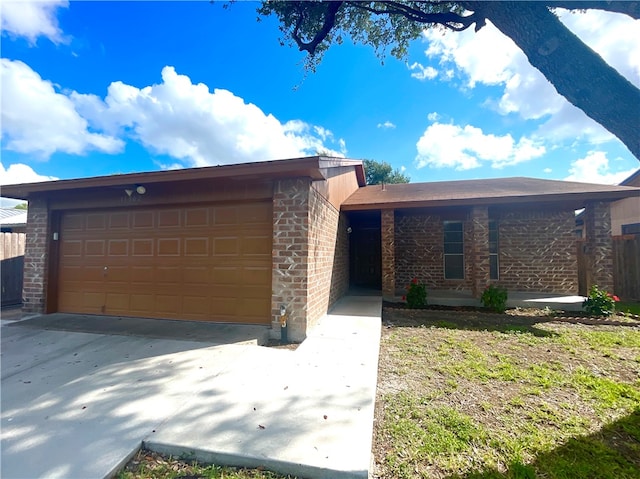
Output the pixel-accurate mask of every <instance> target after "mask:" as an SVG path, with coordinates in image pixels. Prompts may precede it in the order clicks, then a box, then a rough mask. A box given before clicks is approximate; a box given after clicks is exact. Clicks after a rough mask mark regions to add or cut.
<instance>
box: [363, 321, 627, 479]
mask: <svg viewBox="0 0 640 479" xmlns="http://www.w3.org/2000/svg"><path fill="white" fill-rule="evenodd" d="M474 314H476V313H453V312H447V313H444V314H443V313H440V312H434V311H424V312H414V311H407V310H404V311H395V312H393V313H392V314H389V313H388V312H387V313H385V315H386V316H387V317H386V318H385V319H386V320H391V323H392V326H391V327H388V328H385V329H384V330H383V336H382V345H381V357H380V368H379V376H378V402H377V408H376V419H377V420H376V427H375V438H374V453H375V458H376V475H377V477H384V478H421V477H424V478H427V477H428V478H469V479H470V478H523V479H524V478H535V477H538V478H556V479H563V478H618V479H624V478H639V477H640V329H639V328H638V326H636V327H632V326H593V325H583V324H570V323H559V322H549V320H548V318H544V317H540V318H531V319H530V321H529V323H528V324H527V323H526V321H525V323H522V321H519V322H518V326H510V325H509V321H510V319H509V316H506V315H502V316H498V315H495V316H494V317H495V324H494V325H493V327H488V328H487V324H486V318H487V317H491V316H487V315H485V316H483V318H481V319H480V320H481V321H483V322H482V326H479V325H478V323H477V322H476V321H475V320H474V319H473V317H472V316H473V315H474ZM389 316H392V317H389ZM470 318H471V319H470ZM460 319H462V321H460ZM639 324H640V323H639ZM485 328H486V329H489V330H485Z"/></svg>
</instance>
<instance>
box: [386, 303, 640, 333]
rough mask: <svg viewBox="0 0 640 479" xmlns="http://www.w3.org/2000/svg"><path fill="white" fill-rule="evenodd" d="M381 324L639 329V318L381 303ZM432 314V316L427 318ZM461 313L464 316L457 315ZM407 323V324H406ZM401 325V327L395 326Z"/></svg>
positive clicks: (616, 315) (547, 310) (515, 309)
mask: <svg viewBox="0 0 640 479" xmlns="http://www.w3.org/2000/svg"><path fill="white" fill-rule="evenodd" d="M382 307H383V311H384V314H383V318H384V321H385V323H387V322H392V323H397V322H399V321H400V322H402V323H403V324H402V325H406V326H408V325H417V324H434V323H437V322H440V323H441V322H443V321H445V322H446V321H453V322H456V323H463V324H468V325H470V326H475V327H478V326H482V325H484V324H486V325H492V326H495V325H496V324H500V323H501V322H502V323H508V324H509V325H512V326H532V325H534V324H536V323H540V322H549V321H558V322H566V323H574V324H575V323H579V324H586V325H609V326H635V327H640V315H637V314H623V313H616V314H614V315H611V316H588V315H586V314H585V313H583V312H580V311H562V310H549V309H540V308H511V309H507V310H506V311H505V312H504V313H496V312H494V311H492V310H490V309H488V308H480V307H474V306H444V305H431V304H430V305H427V306H425V307H423V308H416V309H412V308H409V306H408V305H407V304H406V303H393V302H390V301H383V303H382ZM431 313H433V314H431ZM460 313H464V314H460ZM407 323H410V324H407ZM398 325H401V324H398Z"/></svg>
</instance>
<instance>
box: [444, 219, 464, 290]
mask: <svg viewBox="0 0 640 479" xmlns="http://www.w3.org/2000/svg"><path fill="white" fill-rule="evenodd" d="M444 277H445V279H464V231H463V228H462V221H445V222H444Z"/></svg>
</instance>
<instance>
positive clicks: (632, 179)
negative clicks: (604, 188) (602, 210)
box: [620, 169, 640, 186]
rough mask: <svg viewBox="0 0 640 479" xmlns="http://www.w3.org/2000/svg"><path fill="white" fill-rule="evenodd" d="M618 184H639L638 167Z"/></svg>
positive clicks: (639, 170)
mask: <svg viewBox="0 0 640 479" xmlns="http://www.w3.org/2000/svg"><path fill="white" fill-rule="evenodd" d="M620 186H640V169H638V171H636V172H635V173H634V174H632V175H631V176H630V177H629V178H627V179H625V180H623V181H622V183H620Z"/></svg>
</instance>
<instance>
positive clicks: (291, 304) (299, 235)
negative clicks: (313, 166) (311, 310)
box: [271, 179, 310, 341]
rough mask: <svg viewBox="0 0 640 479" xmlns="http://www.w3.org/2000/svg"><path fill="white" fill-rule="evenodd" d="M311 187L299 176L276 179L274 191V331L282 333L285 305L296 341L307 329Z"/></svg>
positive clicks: (291, 337) (272, 279) (289, 325)
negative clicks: (282, 310) (281, 315)
mask: <svg viewBox="0 0 640 479" xmlns="http://www.w3.org/2000/svg"><path fill="white" fill-rule="evenodd" d="M309 190H310V181H309V180H305V179H295V180H280V181H276V182H275V183H274V192H273V253H272V257H273V263H272V266H273V270H272V273H271V274H272V276H271V284H272V289H273V296H272V299H271V313H272V319H273V322H272V326H273V330H272V334H273V335H274V337H280V306H281V305H285V307H286V308H287V314H288V321H287V329H288V335H289V338H290V339H292V340H296V341H298V340H302V339H304V338H305V336H306V331H307V324H306V321H307V319H306V318H307V291H308V281H307V256H308V248H309V242H308V238H309Z"/></svg>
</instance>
